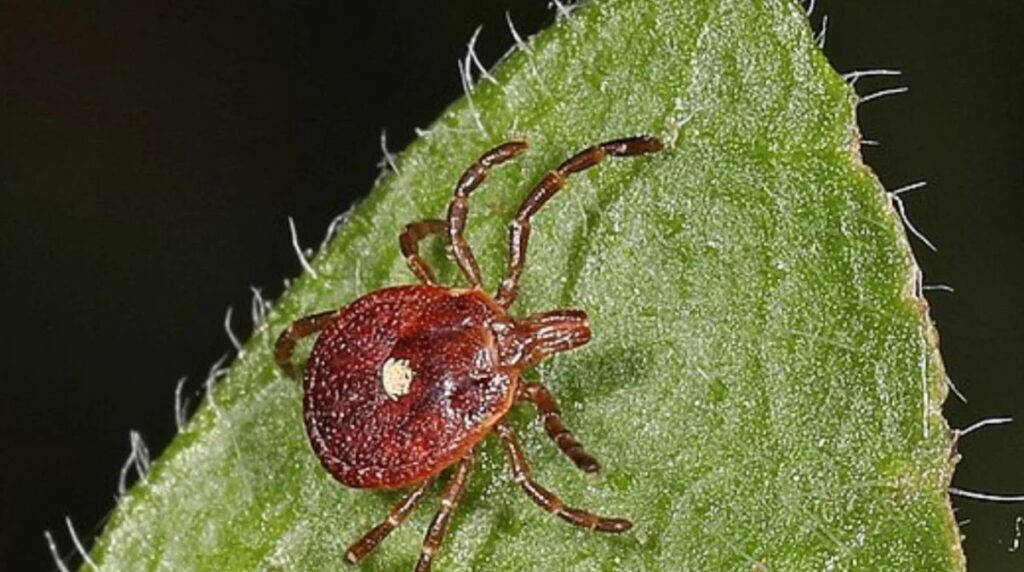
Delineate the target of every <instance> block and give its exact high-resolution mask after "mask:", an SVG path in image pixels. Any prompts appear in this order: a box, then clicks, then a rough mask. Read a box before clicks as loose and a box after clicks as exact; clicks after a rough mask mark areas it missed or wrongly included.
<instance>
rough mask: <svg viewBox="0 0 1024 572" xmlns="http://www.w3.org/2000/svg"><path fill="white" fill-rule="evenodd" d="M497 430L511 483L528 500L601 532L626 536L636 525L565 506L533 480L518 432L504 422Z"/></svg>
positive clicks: (570, 520) (498, 425)
mask: <svg viewBox="0 0 1024 572" xmlns="http://www.w3.org/2000/svg"><path fill="white" fill-rule="evenodd" d="M495 430H496V431H497V432H498V436H499V437H501V440H502V441H503V442H504V443H505V450H506V451H508V457H509V462H511V463H512V479H513V480H515V482H516V483H518V484H519V486H520V487H521V488H522V489H523V492H525V493H526V496H528V497H530V500H532V501H533V502H535V503H537V505H538V506H540V507H541V508H542V509H544V510H546V511H548V512H550V513H552V514H554V515H555V516H557V517H559V518H561V519H562V520H564V521H566V522H569V523H570V524H574V525H576V526H579V527H581V528H586V529H589V530H596V531H598V532H625V531H627V530H629V529H630V528H632V527H633V523H632V522H630V521H629V520H626V519H624V518H608V517H603V516H597V515H596V514H594V513H591V512H587V511H585V510H580V509H578V508H572V507H568V506H565V503H563V502H562V500H561V499H560V498H558V497H557V496H555V494H554V493H552V492H551V491H549V490H547V489H546V488H544V487H542V486H541V485H539V484H537V482H536V481H534V480H533V474H532V472H531V471H530V464H529V463H528V462H527V461H526V455H525V454H524V453H523V448H522V447H521V446H520V445H519V440H518V439H516V434H515V431H513V430H512V427H511V426H510V425H509V424H508V421H506V420H504V419H502V420H501V421H499V422H498V423H497V425H495Z"/></svg>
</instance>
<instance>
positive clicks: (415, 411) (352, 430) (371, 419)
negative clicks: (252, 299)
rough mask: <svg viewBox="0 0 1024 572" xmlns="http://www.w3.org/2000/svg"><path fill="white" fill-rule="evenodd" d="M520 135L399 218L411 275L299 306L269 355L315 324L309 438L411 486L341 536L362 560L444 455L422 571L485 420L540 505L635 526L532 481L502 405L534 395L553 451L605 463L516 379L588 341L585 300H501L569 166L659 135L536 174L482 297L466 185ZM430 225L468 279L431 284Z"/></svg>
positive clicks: (566, 515)
mask: <svg viewBox="0 0 1024 572" xmlns="http://www.w3.org/2000/svg"><path fill="white" fill-rule="evenodd" d="M526 148H527V144H526V142H525V141H510V142H508V143H504V144H502V145H499V146H497V147H495V148H494V149H491V150H490V151H488V152H487V153H485V154H484V155H483V156H481V157H480V159H479V160H477V162H476V163H474V164H473V165H471V166H470V167H469V169H467V170H466V172H465V173H464V174H463V175H462V177H461V178H459V181H458V183H457V184H456V185H455V196H454V197H453V198H452V200H451V202H450V203H449V205H448V212H447V217H446V219H445V220H439V219H428V220H422V221H419V222H414V223H412V224H409V225H407V226H406V227H405V229H404V230H403V231H402V233H401V235H400V236H399V245H400V247H401V251H402V254H403V255H404V257H405V260H406V262H407V264H408V265H409V268H410V269H411V270H412V272H413V274H415V275H416V277H417V278H418V279H419V281H420V284H417V285H406V286H393V287H389V288H383V289H380V290H375V291H373V292H370V293H369V294H366V295H365V296H363V297H361V298H359V299H358V300H355V301H354V302H352V303H350V304H349V305H347V306H345V307H343V308H341V309H338V310H331V311H328V312H323V313H319V314H314V315H311V316H307V317H305V318H302V319H300V320H297V321H296V322H294V323H292V324H291V325H290V326H289V327H288V328H286V329H285V330H284V331H282V332H281V335H280V337H278V339H277V344H276V346H275V358H276V360H277V363H278V365H279V366H280V367H281V369H282V370H283V371H284V372H285V373H286V374H287V375H289V376H291V377H295V375H296V371H295V367H294V365H293V364H292V354H293V352H294V349H295V344H296V342H297V341H298V340H300V339H302V338H304V337H307V336H310V335H313V334H319V336H318V338H317V340H316V342H315V344H314V345H313V350H312V353H311V354H310V356H309V360H308V362H307V366H306V370H305V373H304V376H303V402H302V405H303V414H304V418H305V425H306V432H307V434H308V435H309V441H310V444H311V445H312V448H313V452H314V453H315V454H316V456H317V458H319V459H320V463H321V464H322V465H323V466H324V468H325V469H327V472H329V473H330V474H331V475H332V476H333V477H334V478H335V479H337V480H338V481H340V482H341V483H342V484H344V485H346V486H349V487H354V488H366V489H403V488H410V489H411V490H410V492H408V493H407V494H406V495H405V496H404V497H403V498H402V499H401V500H400V501H398V503H397V504H395V505H394V506H393V507H392V508H391V510H390V511H388V514H387V517H386V518H385V519H384V520H383V521H382V522H381V523H380V524H378V525H377V526H376V527H374V528H373V529H372V530H370V531H369V532H367V533H366V534H365V535H364V536H363V537H362V538H360V539H359V540H358V541H356V542H355V543H354V544H352V545H351V547H349V549H348V551H347V552H346V554H345V558H346V560H348V562H349V563H352V564H355V563H357V562H359V561H360V560H362V559H363V558H364V557H365V556H366V555H367V554H369V553H370V551H372V550H373V549H374V548H375V547H376V546H377V544H379V543H380V542H381V541H382V540H384V538H385V537H386V536H387V535H388V534H389V533H391V531H392V530H394V529H395V528H396V527H397V526H398V525H400V524H401V523H402V522H403V521H404V520H405V519H406V517H408V516H409V513H410V512H412V510H413V508H415V506H416V504H417V503H419V501H420V500H421V499H422V498H423V496H424V495H425V494H426V492H427V489H428V486H429V485H430V484H431V483H432V482H433V481H434V480H435V479H436V478H438V476H439V475H440V474H441V472H442V471H444V470H445V469H447V468H449V467H451V468H452V471H451V475H450V477H449V479H448V483H447V486H446V487H445V489H444V492H443V494H442V497H441V506H440V508H439V509H438V511H437V513H436V515H435V516H434V519H433V521H432V522H431V523H430V527H429V528H428V530H427V534H426V537H425V539H424V540H423V547H422V550H421V552H420V558H419V561H418V562H417V564H416V571H417V572H426V571H428V570H430V565H431V562H432V560H433V558H434V556H435V554H436V553H437V551H438V549H439V547H440V545H441V541H442V539H443V538H444V534H445V530H446V529H447V527H448V521H449V518H450V517H451V515H452V512H453V511H454V510H455V508H456V506H457V505H458V503H459V499H460V497H461V496H462V493H463V491H464V490H465V488H466V482H467V479H468V477H469V472H470V469H471V468H472V466H473V450H474V448H475V447H476V446H477V444H479V443H480V441H481V440H482V439H483V438H484V437H485V436H487V435H488V434H489V433H491V432H495V433H497V434H498V437H499V438H500V439H501V441H502V442H503V444H504V447H505V450H506V451H507V453H508V459H509V462H510V463H511V465H512V479H513V480H514V481H515V482H516V484H518V485H519V486H520V487H521V488H522V490H523V492H524V493H526V496H527V497H529V498H530V500H532V501H533V502H535V503H536V504H537V505H539V506H540V507H541V508H543V509H544V510H546V511H548V512H550V513H552V514H554V515H556V516H558V517H560V518H562V519H563V520H566V521H568V522H569V523H570V524H573V525H576V526H579V527H582V528H586V529H589V530H595V531H598V532H625V531H627V530H629V529H630V528H631V527H632V526H633V524H632V523H631V522H630V521H629V520H627V519H624V518H610V517H604V516H598V515H596V514H593V513H591V512H588V511H586V510H582V509H578V508H572V507H570V506H567V505H566V504H565V503H564V502H562V501H561V500H560V499H559V498H558V497H557V496H556V495H555V494H554V493H552V492H551V491H549V490H548V489H546V488H544V487H543V486H541V485H540V484H539V483H537V482H536V481H535V480H534V479H533V476H532V473H531V471H530V465H529V463H528V462H527V460H526V455H525V454H524V452H523V449H522V447H521V446H520V445H519V441H518V440H517V438H516V434H515V431H513V429H512V426H511V425H510V424H509V422H508V421H507V420H506V419H505V417H506V415H507V414H508V412H509V410H510V408H511V407H512V406H513V405H515V404H516V403H519V402H523V401H528V402H530V403H532V404H533V405H534V406H535V407H536V408H537V411H538V412H539V414H540V416H541V419H542V420H543V423H544V429H545V430H546V431H547V434H548V436H549V437H550V438H551V439H552V440H553V441H554V442H555V444H556V445H557V446H558V448H559V449H561V451H562V453H564V454H565V455H566V456H567V457H568V458H569V459H570V460H572V462H573V463H575V465H576V466H577V467H578V468H579V469H580V470H582V471H584V472H587V473H595V472H597V471H599V470H600V465H599V464H598V462H597V460H595V459H594V457H592V456H590V455H589V454H588V453H587V452H586V451H584V449H583V447H582V445H580V443H579V441H577V440H576V439H575V438H574V437H573V436H572V434H571V433H570V432H569V431H568V429H566V427H565V424H564V423H563V422H562V418H561V412H560V411H559V408H558V404H557V403H556V401H555V398H554V397H553V396H552V395H551V392H549V391H548V389H547V388H546V387H545V386H544V385H542V384H540V383H536V382H530V381H525V380H523V379H522V373H523V371H524V370H527V369H529V368H530V367H533V366H534V365H536V364H537V363H539V362H540V361H542V360H544V359H545V358H547V357H549V356H551V355H553V354H556V353H560V352H564V351H568V350H571V349H573V348H577V347H579V346H581V345H583V344H585V343H587V342H588V341H589V340H590V325H589V323H588V321H587V314H586V313H585V312H584V311H583V310H553V311H549V312H541V313H539V314H534V315H531V316H527V317H525V318H514V317H512V316H510V315H509V314H508V308H509V307H510V306H511V305H512V303H513V302H514V301H515V299H516V296H517V295H518V293H519V279H520V277H521V276H522V274H523V269H524V267H525V266H526V250H527V244H528V243H529V239H530V224H531V221H532V219H533V217H534V215H535V214H537V212H538V211H539V210H540V209H541V208H542V207H543V206H544V205H545V204H546V203H547V202H548V201H549V200H550V199H551V198H552V197H553V196H555V195H556V194H557V193H558V192H559V191H560V190H562V188H563V187H564V186H565V183H566V178H567V177H568V176H569V175H572V174H573V173H578V172H580V171H583V170H585V169H588V168H590V167H593V166H595V165H597V164H599V163H601V162H602V161H603V160H604V159H605V158H606V157H630V156H634V155H644V154H647V153H653V152H656V151H659V150H660V149H661V148H662V144H661V141H659V140H658V139H656V138H654V137H649V136H642V137H631V138H627V139H617V140H614V141H607V142H605V143H601V144H599V145H594V146H592V147H589V148H587V149H585V150H583V151H581V152H579V153H577V154H576V155H573V156H572V157H571V158H569V159H568V160H567V161H565V162H564V163H562V164H561V165H559V166H558V168H556V169H555V170H553V171H550V172H549V173H548V174H547V175H545V176H544V178H542V179H541V181H540V183H538V184H537V186H536V187H534V189H533V190H532V191H531V192H530V194H529V195H527V197H526V200H524V201H523V203H522V205H521V206H520V207H519V211H518V212H517V213H516V217H515V220H513V221H512V223H511V225H510V226H509V240H508V242H509V255H508V261H507V267H506V272H505V278H504V279H503V280H502V282H501V285H500V286H499V288H498V292H497V294H496V295H495V296H494V297H491V296H490V295H489V294H487V293H486V292H485V291H484V290H483V285H482V280H481V277H480V267H479V266H478V265H477V262H476V258H475V257H474V256H473V251H472V249H471V248H470V246H469V244H468V243H467V242H466V238H465V236H464V230H465V228H466V219H467V216H468V214H469V196H470V194H472V193H473V191H474V190H476V189H477V188H478V187H479V186H480V184H481V183H482V182H483V181H484V179H485V178H486V177H487V172H488V169H490V168H492V167H494V166H496V165H499V164H501V163H504V162H506V161H509V160H510V159H513V158H514V157H516V156H518V155H520V154H521V153H523V152H524V151H526ZM431 235H443V236H444V237H446V238H447V240H448V243H449V244H450V246H451V253H452V255H453V257H454V259H455V262H456V264H457V265H458V267H459V268H460V269H461V271H462V273H463V274H464V275H465V277H466V280H467V281H468V282H469V285H470V287H469V288H449V287H445V286H441V285H438V284H437V281H436V280H435V278H434V273H433V272H432V271H431V269H430V267H429V266H428V265H427V264H426V262H425V261H424V260H423V258H421V257H420V255H419V250H418V246H419V243H420V241H421V240H423V239H424V238H426V237H428V236H431Z"/></svg>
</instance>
